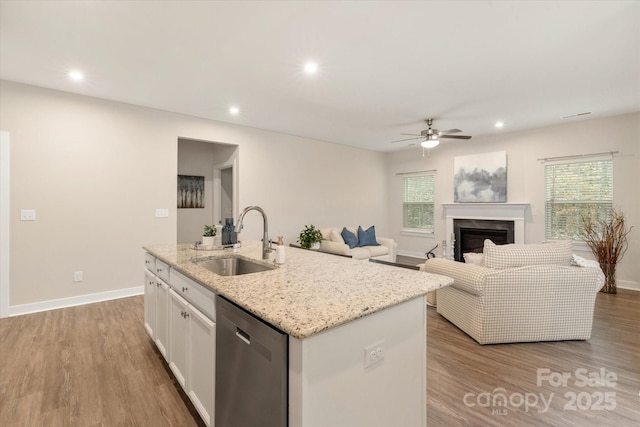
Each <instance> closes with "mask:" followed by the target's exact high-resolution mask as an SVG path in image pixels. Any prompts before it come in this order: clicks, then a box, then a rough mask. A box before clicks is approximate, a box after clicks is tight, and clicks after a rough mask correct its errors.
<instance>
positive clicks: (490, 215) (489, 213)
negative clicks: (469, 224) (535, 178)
mask: <svg viewBox="0 0 640 427" xmlns="http://www.w3.org/2000/svg"><path fill="white" fill-rule="evenodd" d="M528 208H529V203H443V204H442V211H443V214H444V218H445V236H446V240H447V248H451V235H452V233H453V220H454V219H493V220H502V221H513V240H514V243H520V244H523V243H524V229H525V227H524V223H525V217H526V213H527V209H528Z"/></svg>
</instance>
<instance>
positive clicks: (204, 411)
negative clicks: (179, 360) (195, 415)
mask: <svg viewBox="0 0 640 427" xmlns="http://www.w3.org/2000/svg"><path fill="white" fill-rule="evenodd" d="M188 319H189V340H188V341H189V344H188V352H187V353H188V363H187V395H188V396H189V398H190V399H191V401H192V402H193V405H194V406H195V407H196V409H197V410H198V412H199V413H200V416H201V417H202V419H203V420H204V422H205V423H206V424H207V425H211V424H212V420H213V417H214V413H213V410H214V407H215V401H216V399H215V391H216V381H215V373H216V324H215V323H213V321H212V320H211V319H209V318H208V317H206V316H204V315H203V314H202V313H201V312H200V311H198V310H196V309H195V308H193V307H190V309H189V318H188Z"/></svg>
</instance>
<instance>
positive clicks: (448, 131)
mask: <svg viewBox="0 0 640 427" xmlns="http://www.w3.org/2000/svg"><path fill="white" fill-rule="evenodd" d="M458 132H462V131H461V130H460V129H448V130H441V131H439V132H438V133H439V134H440V135H448V134H450V133H458Z"/></svg>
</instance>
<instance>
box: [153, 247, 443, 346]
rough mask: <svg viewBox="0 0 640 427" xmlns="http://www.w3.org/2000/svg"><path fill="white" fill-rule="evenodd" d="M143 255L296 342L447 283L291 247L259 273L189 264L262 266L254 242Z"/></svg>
mask: <svg viewBox="0 0 640 427" xmlns="http://www.w3.org/2000/svg"><path fill="white" fill-rule="evenodd" d="M144 249H145V250H146V251H147V252H149V253H150V254H152V255H154V256H155V257H157V258H158V259H160V260H162V261H164V262H166V263H168V264H169V265H170V266H171V267H172V268H174V269H175V270H177V271H179V272H181V273H183V274H184V275H186V276H188V277H190V278H191V279H193V280H195V281H196V282H198V283H200V284H202V285H204V286H205V287H207V288H209V289H211V290H212V291H213V292H215V293H217V294H220V295H222V296H224V297H226V298H227V299H229V300H231V301H233V302H235V303H236V304H238V305H240V306H241V307H243V308H245V309H246V310H247V311H249V312H251V313H253V314H255V315H256V316H258V317H260V318H262V319H264V320H265V321H267V322H269V323H271V324H272V325H274V326H276V327H277V328H279V329H281V330H282V331H284V332H286V333H287V334H289V335H291V336H292V337H294V338H298V339H304V338H306V337H309V336H311V335H314V334H317V333H319V332H322V331H324V330H327V329H330V328H333V327H336V326H339V325H342V324H344V323H347V322H350V321H352V320H355V319H358V318H360V317H363V316H366V315H368V314H371V313H375V312H377V311H380V310H383V309H385V308H387V307H391V306H393V305H396V304H399V303H401V302H404V301H408V300H410V299H413V298H416V297H419V296H421V295H424V294H426V293H427V292H430V291H433V290H436V289H439V288H441V287H444V286H448V285H450V284H451V283H453V279H451V278H449V277H446V276H441V275H436V274H431V273H424V272H421V271H415V270H410V269H406V268H398V267H393V266H388V265H383V264H376V263H372V262H368V261H361V260H354V259H350V258H345V257H340V256H335V255H331V254H326V253H322V252H316V251H309V250H305V249H298V248H293V247H286V248H285V255H286V257H285V263H284V264H283V265H277V264H276V268H275V269H273V270H270V271H265V272H261V273H253V274H245V275H240V276H230V277H224V276H219V275H217V274H215V273H213V272H211V271H209V270H206V269H204V268H203V267H200V266H198V265H197V264H195V263H194V262H193V261H194V260H204V259H212V258H220V257H227V256H237V257H240V258H248V259H250V260H252V261H257V262H261V263H266V261H262V259H261V258H262V252H261V249H262V243H261V242H257V241H255V242H253V241H252V242H246V241H243V242H242V247H241V248H239V249H233V250H232V249H225V250H216V251H202V250H195V249H192V245H191V244H189V243H183V244H163V245H151V246H145V247H144ZM270 265H272V266H273V265H274V264H273V263H272V262H271V263H270Z"/></svg>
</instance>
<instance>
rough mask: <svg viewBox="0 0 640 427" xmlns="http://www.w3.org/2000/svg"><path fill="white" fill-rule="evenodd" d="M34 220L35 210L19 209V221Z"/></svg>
mask: <svg viewBox="0 0 640 427" xmlns="http://www.w3.org/2000/svg"><path fill="white" fill-rule="evenodd" d="M35 220H36V210H35V209H21V210H20V221H35Z"/></svg>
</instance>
